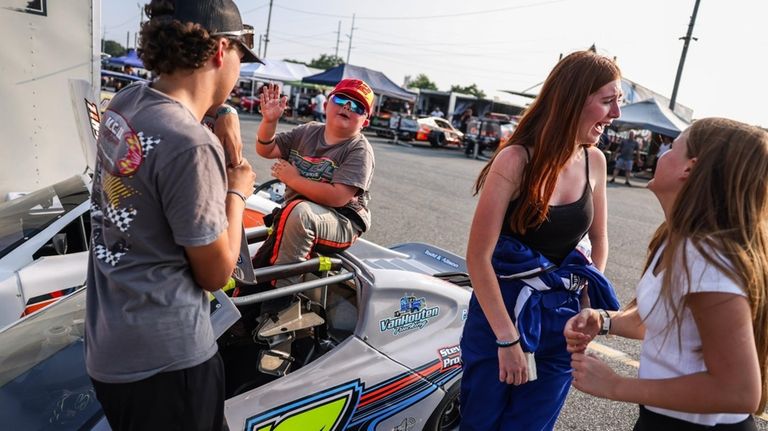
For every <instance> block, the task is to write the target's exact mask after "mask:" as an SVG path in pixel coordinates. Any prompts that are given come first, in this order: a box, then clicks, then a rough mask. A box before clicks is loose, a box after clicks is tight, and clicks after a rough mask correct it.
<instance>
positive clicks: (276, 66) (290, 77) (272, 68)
mask: <svg viewBox="0 0 768 431" xmlns="http://www.w3.org/2000/svg"><path fill="white" fill-rule="evenodd" d="M263 61H264V64H259V63H249V64H244V65H242V66H241V67H240V77H241V78H246V79H255V80H262V81H281V82H292V81H294V82H295V81H301V79H302V78H304V77H305V76H308V75H312V74H316V73H318V72H320V71H321V69H316V68H313V67H307V66H306V65H304V64H298V63H290V62H287V61H282V60H272V59H266V58H265V59H263Z"/></svg>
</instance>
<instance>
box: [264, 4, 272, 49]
mask: <svg viewBox="0 0 768 431" xmlns="http://www.w3.org/2000/svg"><path fill="white" fill-rule="evenodd" d="M271 22H272V0H269V15H268V16H267V34H265V35H264V57H263V58H267V44H268V43H269V24H270V23H271Z"/></svg>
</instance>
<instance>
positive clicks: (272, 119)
mask: <svg viewBox="0 0 768 431" xmlns="http://www.w3.org/2000/svg"><path fill="white" fill-rule="evenodd" d="M287 103H288V98H287V97H285V96H280V87H278V86H277V85H276V84H269V85H265V86H264V87H262V92H261V96H260V98H259V109H260V110H261V116H262V119H261V123H260V124H259V130H258V131H257V133H256V152H257V153H258V154H259V155H260V156H261V157H264V158H267V159H276V158H278V157H280V148H279V147H278V146H277V144H276V143H275V133H276V132H277V122H278V121H279V120H280V117H281V116H282V115H283V111H285V107H286V104H287Z"/></svg>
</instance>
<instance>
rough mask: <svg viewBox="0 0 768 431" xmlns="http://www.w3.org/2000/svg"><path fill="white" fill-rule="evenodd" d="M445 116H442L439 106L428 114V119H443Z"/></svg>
mask: <svg viewBox="0 0 768 431" xmlns="http://www.w3.org/2000/svg"><path fill="white" fill-rule="evenodd" d="M444 115H445V114H443V111H442V110H440V107H439V106H436V107H435V109H433V110H432V112H430V113H429V116H430V117H437V118H443V116H444Z"/></svg>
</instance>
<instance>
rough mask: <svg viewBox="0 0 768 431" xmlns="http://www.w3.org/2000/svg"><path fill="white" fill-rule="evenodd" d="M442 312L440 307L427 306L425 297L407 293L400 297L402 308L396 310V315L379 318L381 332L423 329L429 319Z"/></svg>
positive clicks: (395, 332)
mask: <svg viewBox="0 0 768 431" xmlns="http://www.w3.org/2000/svg"><path fill="white" fill-rule="evenodd" d="M439 314H440V307H431V308H430V307H427V300H426V298H424V297H421V298H417V297H416V296H414V295H408V294H406V295H405V296H403V297H402V298H400V309H398V310H395V312H394V317H388V318H386V319H382V320H379V330H380V331H381V332H387V331H392V335H398V334H400V333H403V332H406V331H411V330H413V329H421V328H423V327H425V326H427V324H428V323H429V319H431V318H433V317H437V316H438V315H439Z"/></svg>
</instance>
